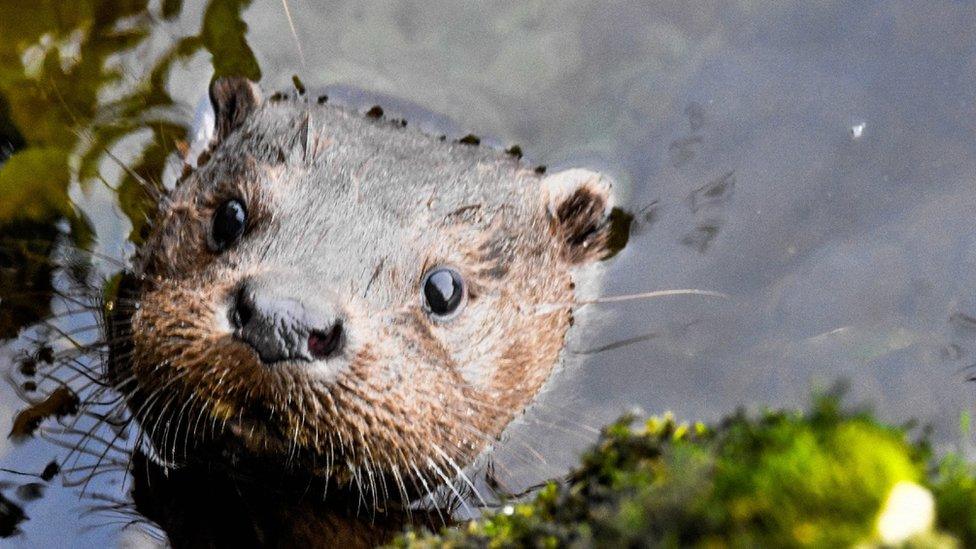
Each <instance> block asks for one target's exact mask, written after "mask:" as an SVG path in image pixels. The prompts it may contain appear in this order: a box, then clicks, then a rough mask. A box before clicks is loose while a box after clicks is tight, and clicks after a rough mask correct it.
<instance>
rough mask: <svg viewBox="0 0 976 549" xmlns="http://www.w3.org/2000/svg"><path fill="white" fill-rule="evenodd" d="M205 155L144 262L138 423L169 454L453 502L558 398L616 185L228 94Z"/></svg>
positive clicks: (224, 87) (120, 366)
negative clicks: (447, 497) (556, 387)
mask: <svg viewBox="0 0 976 549" xmlns="http://www.w3.org/2000/svg"><path fill="white" fill-rule="evenodd" d="M211 96H212V100H213V104H214V110H215V113H216V128H215V135H214V140H213V142H212V145H211V147H210V151H209V153H208V154H207V159H206V160H204V161H203V162H201V163H200V165H199V166H198V167H197V168H196V169H195V170H193V171H191V172H188V173H187V174H186V175H185V176H184V178H183V179H182V180H181V181H180V182H179V183H178V185H177V186H176V188H175V189H174V190H173V191H172V192H171V193H170V195H169V196H168V197H166V199H165V200H164V203H163V205H162V206H161V208H160V212H159V215H158V219H157V220H156V221H155V222H154V224H153V228H152V231H151V233H150V235H149V237H148V239H147V240H146V243H145V245H144V246H142V247H141V249H140V252H139V254H138V256H137V259H136V266H135V275H136V276H135V277H133V280H135V281H136V282H135V285H134V286H133V302H134V306H133V307H131V308H130V309H129V311H130V312H129V313H128V318H127V319H126V320H125V322H116V323H115V324H117V325H125V326H128V327H129V328H128V329H127V337H126V338H125V339H126V341H127V343H126V345H127V348H126V349H124V350H123V351H124V354H121V352H120V351H118V350H116V351H115V353H116V355H117V356H119V357H122V360H115V361H114V362H115V364H116V366H115V368H116V370H118V371H117V372H116V376H117V378H118V379H119V380H120V383H121V384H122V385H123V387H125V383H128V384H129V389H128V390H127V393H128V394H130V395H131V397H130V402H129V405H130V408H131V409H132V410H133V412H134V414H135V415H136V417H137V418H138V419H139V421H140V423H141V424H142V426H143V428H144V430H145V431H146V433H147V434H148V435H149V437H150V440H151V441H152V443H153V445H154V447H155V449H156V450H157V451H158V452H159V454H160V455H161V456H162V457H163V458H167V459H171V460H176V461H179V460H180V459H183V458H184V457H185V456H190V458H191V459H192V456H193V455H194V452H195V451H197V450H196V449H200V448H203V447H204V446H207V445H208V444H209V445H211V446H213V445H214V444H216V445H217V446H219V447H220V448H222V452H223V453H224V454H225V455H226V454H227V453H230V454H232V455H233V456H236V457H237V458H242V457H250V458H258V459H262V458H267V459H270V460H272V461H271V462H272V463H280V464H282V466H283V467H284V464H286V463H287V464H289V466H293V467H301V468H303V469H304V470H308V471H311V472H313V473H315V474H318V475H322V476H328V477H329V478H330V479H334V480H336V481H337V482H342V481H346V482H354V481H355V480H357V479H358V480H361V479H365V478H369V479H374V478H396V479H398V480H401V481H402V479H404V478H409V479H412V480H413V481H414V484H415V485H416V483H417V482H418V481H419V482H420V483H421V484H423V485H426V484H427V483H431V481H435V480H436V481H437V482H433V484H439V483H440V482H439V479H442V478H444V474H445V473H448V472H451V473H452V474H451V476H453V472H454V471H456V470H457V468H458V467H463V466H465V465H466V464H468V463H470V461H471V460H472V459H473V458H474V456H476V455H477V454H478V453H480V452H481V451H482V450H484V449H485V448H486V447H487V446H488V445H489V444H490V443H491V442H492V441H493V440H495V439H496V437H498V435H499V434H500V433H501V431H502V430H503V429H504V428H505V426H506V425H507V424H508V423H509V422H510V421H511V420H512V419H513V417H515V416H516V415H517V414H519V413H521V412H522V411H523V410H524V409H525V408H526V406H527V405H528V404H529V403H530V402H531V401H532V399H533V397H534V396H535V395H536V394H537V393H538V392H539V390H540V388H541V387H542V385H543V383H544V382H545V381H546V379H547V378H548V376H549V375H550V373H551V372H552V370H553V368H554V366H555V365H556V364H557V362H558V360H559V355H560V351H561V350H562V348H563V346H564V338H565V335H566V332H567V329H568V328H569V326H570V323H571V315H572V301H573V288H574V285H573V280H572V275H571V273H572V272H573V270H574V268H576V267H578V266H580V265H583V264H586V263H590V262H593V261H595V260H597V259H599V258H601V257H604V256H605V255H606V246H607V239H608V232H609V223H608V214H609V210H610V183H609V181H608V180H607V179H606V178H604V177H602V176H600V175H599V174H596V173H594V172H590V171H586V170H568V171H564V172H560V173H555V174H552V175H548V176H543V175H541V174H538V173H536V172H535V171H533V170H531V169H525V168H524V166H523V165H520V163H519V162H518V160H517V159H516V158H512V157H510V156H507V155H505V154H503V153H499V152H496V151H492V150H488V149H485V148H481V147H475V146H470V145H466V144H461V143H452V142H449V141H447V142H446V141H443V140H438V139H436V138H432V137H429V136H426V135H424V134H422V133H420V132H416V131H413V130H412V129H409V128H402V127H401V126H400V125H398V124H392V123H389V122H386V121H383V120H376V119H370V118H367V117H363V116H361V115H359V114H357V113H355V112H350V111H347V110H344V109H341V108H338V107H333V106H331V105H319V104H315V103H314V102H312V103H308V102H304V101H300V100H286V101H263V100H262V97H261V93H260V91H259V90H258V88H257V87H256V86H255V85H254V84H252V83H251V82H248V81H246V80H242V79H229V80H228V79H225V80H219V81H217V82H216V83H215V84H214V86H213V88H212V90H211Z"/></svg>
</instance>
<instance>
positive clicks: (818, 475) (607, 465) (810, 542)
mask: <svg viewBox="0 0 976 549" xmlns="http://www.w3.org/2000/svg"><path fill="white" fill-rule="evenodd" d="M930 462H931V457H930V453H929V450H928V447H927V445H926V444H925V443H924V442H919V441H913V440H911V439H910V438H909V436H908V434H907V432H906V430H905V429H902V428H896V427H890V426H887V425H884V424H882V423H880V422H879V421H877V420H876V419H874V418H873V417H872V416H871V415H869V414H867V413H851V412H844V411H842V409H841V408H840V406H839V402H838V399H837V398H836V397H822V398H819V399H817V400H816V401H815V403H814V405H813V406H812V407H811V409H810V410H809V411H807V412H805V413H800V412H765V413H763V414H760V415H758V416H750V415H747V414H745V413H738V414H735V415H733V416H731V417H729V418H727V419H726V420H724V421H722V422H721V423H719V424H717V425H715V426H711V427H706V426H704V425H701V424H695V425H687V424H680V423H677V422H676V421H675V420H674V419H673V418H671V417H653V418H650V419H648V420H646V421H641V422H638V421H636V420H635V418H632V417H625V418H623V419H621V420H620V421H618V422H616V423H614V424H612V425H610V426H608V427H607V428H605V429H604V431H603V434H602V436H601V437H600V440H599V441H598V442H597V444H596V445H595V446H594V447H593V448H592V449H591V450H590V451H588V452H587V453H586V454H585V455H584V456H583V458H582V460H581V463H580V465H579V466H578V467H577V468H576V469H575V470H574V471H573V472H572V473H571V474H570V476H569V478H568V480H567V482H565V483H563V484H557V483H550V484H548V485H547V486H546V487H545V488H544V489H542V490H541V491H540V492H539V493H538V494H537V495H536V496H535V498H534V499H533V500H532V501H529V502H525V503H515V504H511V505H506V506H503V507H501V508H500V509H498V510H496V511H493V512H491V513H489V514H487V515H486V516H485V517H484V518H482V519H481V520H478V521H473V522H470V523H467V524H464V525H460V526H458V527H455V528H446V529H444V530H443V531H441V532H440V533H439V534H423V533H418V532H411V533H408V534H406V535H405V536H403V537H401V538H400V539H399V540H397V542H396V544H397V545H399V546H409V547H435V546H437V547H441V546H447V547H471V546H478V547H514V546H536V547H550V546H552V547H555V546H560V547H562V546H591V545H597V546H648V545H650V546H663V547H679V546H680V547H684V546H697V547H762V546H772V547H783V546H806V547H834V546H854V545H858V546H863V547H871V546H884V545H891V544H894V545H901V546H906V547H956V546H972V545H973V544H974V542H976V476H974V470H973V467H972V466H970V465H968V464H966V463H964V462H962V461H961V460H959V459H957V458H952V457H950V458H945V459H943V460H942V461H941V463H940V464H939V465H938V467H934V468H933V467H930V465H929V464H930ZM926 506H927V507H926ZM933 506H934V515H935V520H934V524H933V523H932V521H931V520H929V518H931V514H932V513H933V510H932V508H933ZM926 512H929V513H930V514H929V515H926ZM901 517H908V519H907V520H902V518H901ZM926 517H928V518H926ZM886 525H894V527H893V528H892V527H887V526H886ZM885 527H887V529H886V530H885V529H884V528H885Z"/></svg>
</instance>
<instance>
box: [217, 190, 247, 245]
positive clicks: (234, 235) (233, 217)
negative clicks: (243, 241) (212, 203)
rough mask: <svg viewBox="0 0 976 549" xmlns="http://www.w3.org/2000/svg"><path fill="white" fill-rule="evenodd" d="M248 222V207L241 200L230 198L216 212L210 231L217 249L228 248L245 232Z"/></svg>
mask: <svg viewBox="0 0 976 549" xmlns="http://www.w3.org/2000/svg"><path fill="white" fill-rule="evenodd" d="M246 223H247V209H245V208H244V204H242V203H241V201H240V200H237V199H233V200H228V201H227V202H224V203H223V204H221V205H220V206H219V207H218V208H217V211H216V212H214V218H213V228H212V229H211V231H210V234H211V237H212V238H213V246H214V248H215V249H216V251H218V252H220V251H223V250H226V249H227V248H228V247H229V246H230V245H231V244H233V243H234V242H236V241H237V239H238V238H240V237H241V235H242V234H244V226H245V224H246Z"/></svg>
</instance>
